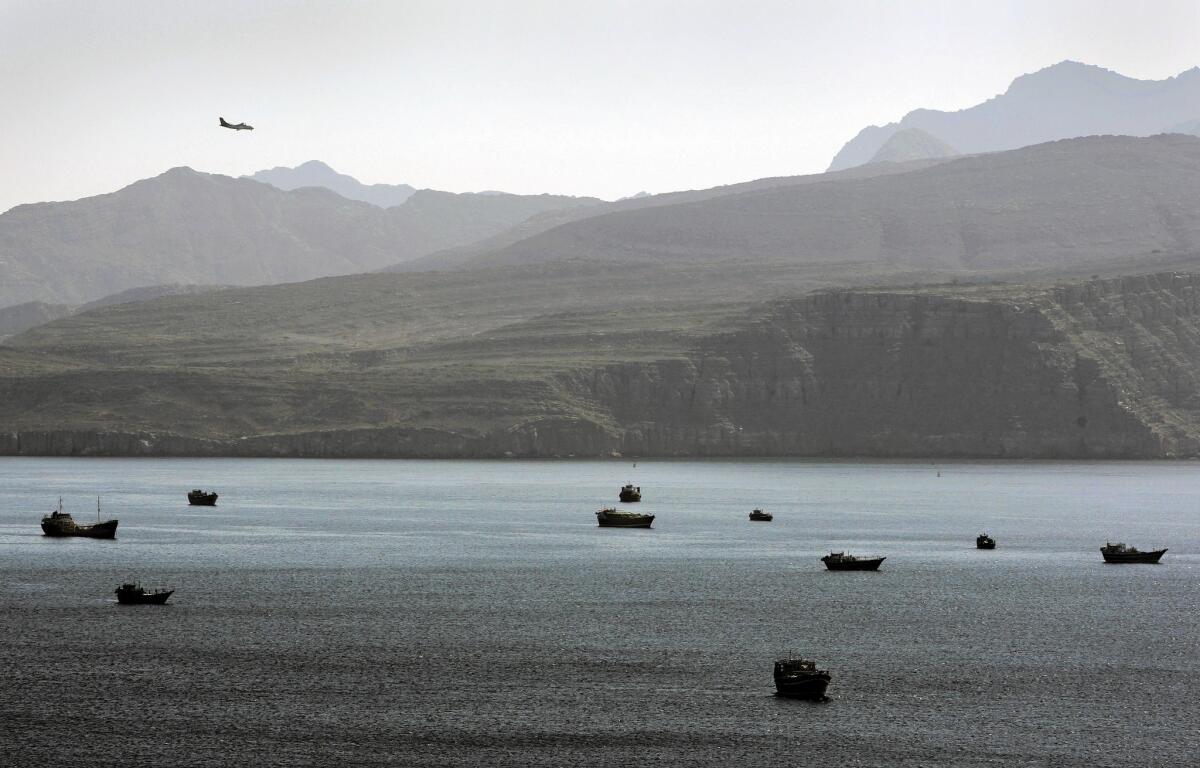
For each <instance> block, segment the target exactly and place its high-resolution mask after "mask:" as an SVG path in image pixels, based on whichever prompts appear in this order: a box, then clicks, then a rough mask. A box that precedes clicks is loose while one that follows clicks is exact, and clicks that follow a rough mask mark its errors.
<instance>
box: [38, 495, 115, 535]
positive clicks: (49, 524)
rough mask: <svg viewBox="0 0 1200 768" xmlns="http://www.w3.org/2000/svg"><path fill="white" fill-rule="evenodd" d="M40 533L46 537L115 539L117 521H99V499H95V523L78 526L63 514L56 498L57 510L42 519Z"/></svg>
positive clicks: (67, 514) (60, 504)
mask: <svg viewBox="0 0 1200 768" xmlns="http://www.w3.org/2000/svg"><path fill="white" fill-rule="evenodd" d="M42 533H44V534H46V535H47V536H57V537H61V536H82V537H84V538H88V539H115V538H116V537H117V521H116V520H105V521H103V522H101V521H100V497H99V496H97V497H96V523H95V524H94V525H80V524H79V523H77V522H75V519H74V518H73V517H71V515H70V514H69V513H67V512H63V505H62V497H61V496H60V497H59V498H58V509H57V510H55V511H54V512H51V513H50V514H48V515H46V516H45V517H43V518H42Z"/></svg>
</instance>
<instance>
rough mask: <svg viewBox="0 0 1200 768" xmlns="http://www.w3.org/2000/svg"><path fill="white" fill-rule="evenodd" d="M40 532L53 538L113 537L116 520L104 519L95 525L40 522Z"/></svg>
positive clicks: (115, 530) (115, 534) (115, 531)
mask: <svg viewBox="0 0 1200 768" xmlns="http://www.w3.org/2000/svg"><path fill="white" fill-rule="evenodd" d="M42 533H44V534H45V535H47V536H53V537H55V538H67V537H70V536H77V537H81V538H85V539H115V538H116V537H117V521H116V520H105V521H104V522H103V523H96V524H95V525H77V524H76V525H72V526H71V527H69V528H67V527H63V526H58V525H54V524H53V523H45V522H44V523H42Z"/></svg>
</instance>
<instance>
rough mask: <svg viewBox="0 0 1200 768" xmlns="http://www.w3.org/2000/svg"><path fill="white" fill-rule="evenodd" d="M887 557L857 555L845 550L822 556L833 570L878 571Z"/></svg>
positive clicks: (826, 565) (827, 566)
mask: <svg viewBox="0 0 1200 768" xmlns="http://www.w3.org/2000/svg"><path fill="white" fill-rule="evenodd" d="M884 560H887V558H886V557H856V556H854V555H850V554H847V553H845V552H830V553H829V554H828V555H825V557H822V558H821V562H822V563H825V567H826V568H828V569H829V570H831V571H878V570H879V565H880V564H881V563H882V562H883V561H884Z"/></svg>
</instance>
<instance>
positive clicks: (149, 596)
mask: <svg viewBox="0 0 1200 768" xmlns="http://www.w3.org/2000/svg"><path fill="white" fill-rule="evenodd" d="M116 593H117V602H118V603H120V604H121V605H162V604H163V603H165V602H167V598H168V597H170V596H171V595H173V594H174V593H175V590H173V589H155V590H154V591H153V592H151V591H150V590H147V589H144V588H143V587H142V585H141V584H130V583H127V584H122V585H121V586H119V587H117V589H116Z"/></svg>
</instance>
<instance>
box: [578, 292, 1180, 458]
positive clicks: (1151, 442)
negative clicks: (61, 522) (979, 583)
mask: <svg viewBox="0 0 1200 768" xmlns="http://www.w3.org/2000/svg"><path fill="white" fill-rule="evenodd" d="M1197 285H1198V283H1197V278H1196V277H1195V276H1192V275H1173V274H1168V275H1154V276H1146V277H1137V278H1124V279H1114V280H1105V281H1094V282H1090V283H1087V284H1083V285H1076V286H1069V287H1061V288H1054V289H1049V290H1044V291H1037V292H1032V293H1031V292H1028V291H1019V290H1018V291H1012V292H1011V294H1008V295H1006V289H998V290H997V289H991V290H981V291H978V292H977V293H976V295H971V292H968V291H962V290H956V289H953V288H948V289H947V290H945V291H943V292H939V291H937V290H933V289H925V290H921V291H913V292H895V291H887V292H860V291H837V292H827V293H818V294H814V295H811V296H807V297H804V298H801V299H797V300H794V301H788V302H783V303H780V304H777V305H774V306H772V307H771V308H769V310H768V311H767V312H765V313H764V314H763V315H762V316H760V317H759V318H757V319H755V320H754V321H753V322H751V323H750V324H749V325H748V327H746V328H743V329H739V330H736V331H733V332H730V333H728V334H726V335H723V336H719V337H714V338H709V339H706V340H705V341H704V342H703V343H702V344H701V345H700V346H699V348H698V349H696V350H695V351H694V352H693V354H692V355H691V356H690V357H689V358H688V359H686V360H681V361H674V362H671V363H662V364H650V365H648V364H637V365H613V366H609V367H606V368H604V369H602V370H598V371H590V372H578V373H576V374H574V375H572V376H569V377H567V378H566V381H565V386H567V388H568V389H570V390H571V391H573V392H578V393H580V394H581V396H582V397H584V398H586V399H591V400H595V401H596V402H597V403H599V404H600V405H601V406H602V407H603V408H604V409H605V410H608V411H610V412H611V413H612V414H613V417H614V421H615V422H616V423H618V424H619V425H620V426H621V430H622V441H621V450H622V451H624V452H628V453H634V454H672V455H725V454H730V455H737V454H779V455H811V456H860V455H861V456H910V457H912V456H929V457H935V456H943V457H951V456H961V457H970V456H974V457H1038V458H1050V457H1055V458H1087V457H1096V458H1100V457H1103V458H1118V457H1166V456H1185V455H1195V454H1196V453H1197V450H1198V446H1200V443H1198V442H1197V437H1198V436H1200V419H1198V418H1197V417H1198V415H1200V412H1198V411H1197V405H1198V404H1200V401H1198V397H1200V378H1198V374H1200V355H1198V354H1197V353H1198V351H1200V348H1198V347H1197V344H1198V343H1200V318H1198V317H1197V303H1196V302H1197V299H1196V293H1197Z"/></svg>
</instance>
